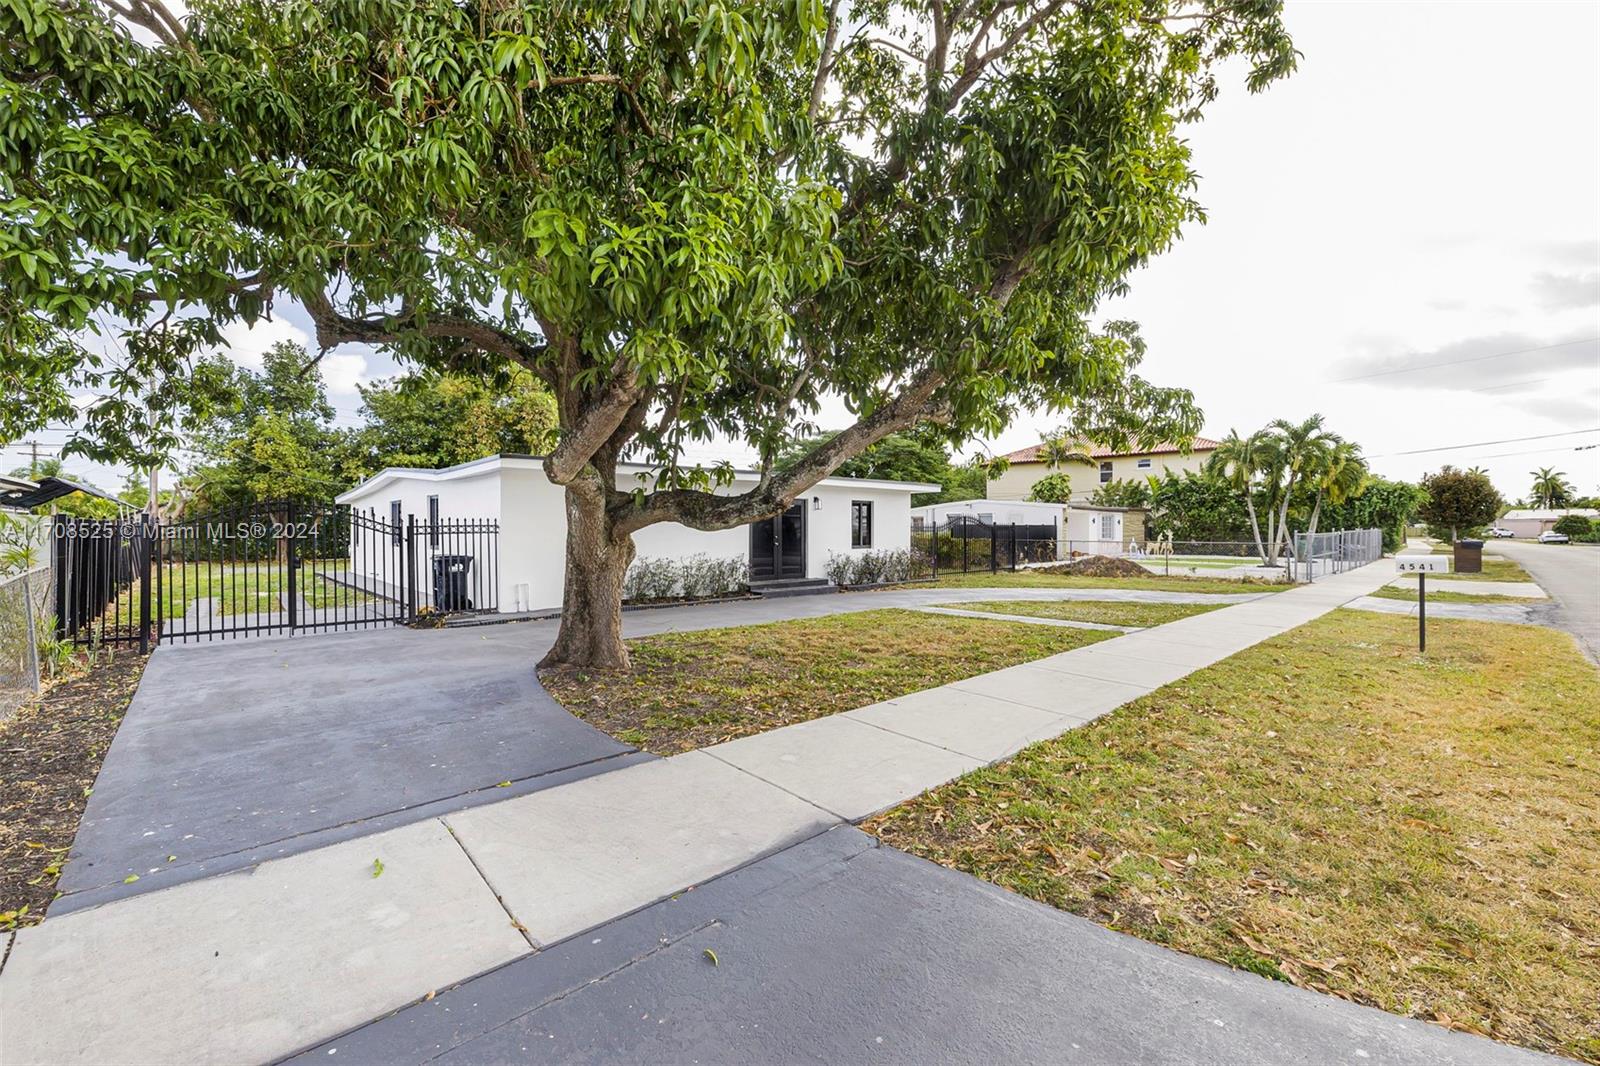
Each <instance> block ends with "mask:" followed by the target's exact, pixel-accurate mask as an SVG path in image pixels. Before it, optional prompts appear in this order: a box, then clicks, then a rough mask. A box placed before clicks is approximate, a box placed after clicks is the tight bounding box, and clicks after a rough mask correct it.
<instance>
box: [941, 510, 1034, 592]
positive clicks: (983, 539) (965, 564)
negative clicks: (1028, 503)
mask: <svg viewBox="0 0 1600 1066" xmlns="http://www.w3.org/2000/svg"><path fill="white" fill-rule="evenodd" d="M1062 543H1063V542H1062V541H1061V540H1060V539H1059V537H1058V535H1057V530H1056V527H1055V526H1054V525H1024V524H1021V523H1011V524H1009V525H1000V524H997V523H991V522H982V521H979V520H977V519H975V518H970V517H967V516H964V515H953V516H952V517H951V518H950V519H949V520H948V521H946V522H944V523H942V524H940V525H938V526H934V527H929V526H919V525H913V526H912V528H911V553H912V555H913V557H914V558H915V559H916V560H917V562H916V564H915V565H916V569H917V570H918V572H920V573H927V574H930V575H931V576H933V577H937V576H939V574H941V573H961V574H969V573H974V572H981V573H995V572H997V571H1000V570H1016V569H1018V568H1019V567H1022V566H1027V565H1028V564H1030V563H1053V562H1058V561H1060V558H1061V545H1062Z"/></svg>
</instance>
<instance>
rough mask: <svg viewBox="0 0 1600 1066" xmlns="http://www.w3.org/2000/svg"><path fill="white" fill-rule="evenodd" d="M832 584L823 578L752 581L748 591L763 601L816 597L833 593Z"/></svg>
mask: <svg viewBox="0 0 1600 1066" xmlns="http://www.w3.org/2000/svg"><path fill="white" fill-rule="evenodd" d="M833 588H834V586H833V582H831V581H829V580H828V579H827V578H824V577H791V578H786V579H784V580H780V581H752V582H751V583H750V591H751V592H753V593H755V594H756V595H757V596H761V597H763V598H765V599H780V598H782V597H784V596H816V595H819V594H821V593H825V592H832V591H833Z"/></svg>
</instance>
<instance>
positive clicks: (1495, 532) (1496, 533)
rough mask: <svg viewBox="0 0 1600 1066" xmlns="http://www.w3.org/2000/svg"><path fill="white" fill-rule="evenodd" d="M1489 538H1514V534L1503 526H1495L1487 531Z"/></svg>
mask: <svg viewBox="0 0 1600 1066" xmlns="http://www.w3.org/2000/svg"><path fill="white" fill-rule="evenodd" d="M1489 536H1491V537H1514V536H1516V534H1515V533H1513V532H1511V530H1509V529H1506V528H1505V527H1503V526H1495V527H1494V528H1493V529H1491V530H1489Z"/></svg>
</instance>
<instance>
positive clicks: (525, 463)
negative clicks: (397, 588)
mask: <svg viewBox="0 0 1600 1066" xmlns="http://www.w3.org/2000/svg"><path fill="white" fill-rule="evenodd" d="M544 460H545V457H544V456H542V455H526V454H523V453H520V452H501V453H500V454H499V455H486V456H484V457H483V458H482V459H473V460H470V461H469V462H465V463H457V464H455V465H454V466H443V467H436V468H428V467H416V466H387V467H384V468H383V469H382V470H380V471H378V472H377V473H376V474H373V475H372V476H371V477H369V478H367V479H366V480H365V481H363V482H361V483H360V484H359V485H355V486H353V487H352V488H349V489H346V490H345V491H344V492H341V493H340V494H339V495H338V496H337V497H335V502H336V503H346V502H348V501H349V500H352V499H355V498H357V497H359V496H363V495H365V494H367V493H368V492H371V491H373V490H374V489H377V488H381V487H382V486H384V485H386V484H388V483H389V482H391V481H399V480H406V479H409V480H415V481H454V480H456V479H457V478H463V477H474V476H476V475H478V474H488V473H493V472H495V471H497V470H500V469H502V468H503V467H506V466H512V467H517V468H522V469H528V468H532V467H537V466H538V465H539V464H542V463H543V462H544ZM653 469H654V468H653V467H651V466H650V465H649V464H647V463H618V464H617V470H618V471H619V472H620V471H637V472H640V473H648V472H650V471H651V470H653ZM733 476H734V480H736V481H754V480H755V479H756V478H758V477H760V476H761V475H760V473H759V472H758V471H755V470H751V469H748V468H741V467H735V468H734V471H733ZM818 486H820V487H822V488H849V487H852V486H853V487H856V488H864V489H888V490H890V491H898V492H938V491H939V490H940V489H941V488H943V486H942V485H934V484H930V483H928V482H923V481H886V480H880V479H876V478H859V477H825V478H823V479H822V480H821V481H818V482H817V483H816V485H815V486H813V488H815V487H818Z"/></svg>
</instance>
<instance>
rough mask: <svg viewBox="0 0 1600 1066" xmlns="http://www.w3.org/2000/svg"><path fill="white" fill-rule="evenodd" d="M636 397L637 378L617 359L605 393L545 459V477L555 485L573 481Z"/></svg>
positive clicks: (626, 415) (621, 421) (620, 359)
mask: <svg viewBox="0 0 1600 1066" xmlns="http://www.w3.org/2000/svg"><path fill="white" fill-rule="evenodd" d="M639 393H640V386H639V375H638V374H637V373H636V372H635V371H634V369H633V368H632V367H631V366H629V365H628V364H627V361H626V360H625V359H623V358H622V357H620V356H619V357H618V359H617V361H616V362H615V363H614V364H612V367H611V380H610V381H609V382H608V383H607V384H606V387H605V389H604V390H603V391H602V392H601V393H600V395H599V396H598V397H597V398H596V399H595V400H594V401H592V402H591V403H589V404H588V405H587V407H585V408H584V409H583V411H582V413H581V414H580V416H579V417H578V419H577V421H576V424H575V425H573V427H572V428H571V429H570V430H568V431H567V432H566V433H564V434H563V435H562V437H561V443H560V444H558V445H556V447H555V450H554V451H552V452H551V453H550V454H549V455H548V456H546V457H545V460H544V472H545V476H546V477H548V478H549V479H550V480H551V481H552V482H553V483H555V484H557V485H565V484H567V483H568V482H570V481H572V480H573V479H574V478H576V477H577V476H578V474H579V473H580V472H582V470H583V467H584V465H585V464H586V463H588V461H589V460H590V459H591V458H592V457H593V456H594V454H595V452H597V451H599V450H600V448H601V447H602V446H603V445H604V444H605V443H606V442H607V441H609V440H610V439H611V435H612V434H613V433H615V432H616V431H617V427H619V426H621V425H622V424H623V422H624V421H625V420H626V419H627V418H628V416H629V414H630V413H631V412H632V411H633V408H634V404H635V403H637V402H638V400H639Z"/></svg>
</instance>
